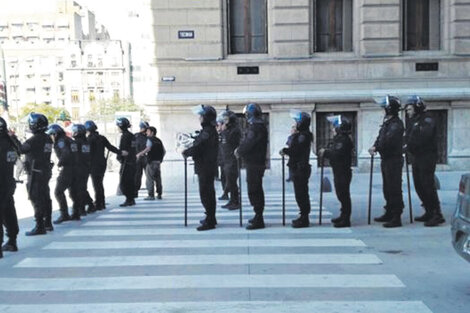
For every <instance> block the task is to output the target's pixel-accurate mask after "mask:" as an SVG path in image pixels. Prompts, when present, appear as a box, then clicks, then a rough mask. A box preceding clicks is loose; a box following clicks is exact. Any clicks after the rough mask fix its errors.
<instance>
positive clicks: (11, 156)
mask: <svg viewBox="0 0 470 313" xmlns="http://www.w3.org/2000/svg"><path fill="white" fill-rule="evenodd" d="M17 157H18V156H17V154H16V152H15V151H8V152H7V163H15V162H16V159H17Z"/></svg>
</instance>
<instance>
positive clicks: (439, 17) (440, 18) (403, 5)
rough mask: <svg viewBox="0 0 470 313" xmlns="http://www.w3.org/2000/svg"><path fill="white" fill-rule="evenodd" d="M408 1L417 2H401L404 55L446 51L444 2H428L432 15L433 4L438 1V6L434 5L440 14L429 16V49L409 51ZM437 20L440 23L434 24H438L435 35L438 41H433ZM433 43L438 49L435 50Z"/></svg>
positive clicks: (402, 47) (439, 0) (430, 0)
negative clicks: (433, 27)
mask: <svg viewBox="0 0 470 313" xmlns="http://www.w3.org/2000/svg"><path fill="white" fill-rule="evenodd" d="M408 1H415V0H402V1H401V12H400V22H401V23H400V24H401V31H400V33H401V42H400V44H401V50H402V52H403V53H405V54H416V53H419V54H429V53H431V54H432V53H436V52H441V51H442V50H443V49H444V42H443V38H444V36H445V33H444V29H443V24H444V23H443V21H444V14H445V11H444V10H443V1H441V0H428V1H429V12H430V13H431V10H432V6H433V4H432V2H433V1H436V2H437V5H436V3H435V4H434V7H437V8H438V9H439V12H437V13H435V14H434V16H433V14H430V16H429V49H419V50H418V49H412V50H411V49H408V48H407V45H408V44H407V21H408V19H407V18H406V14H407V3H408ZM435 19H437V20H438V21H437V22H438V23H434V24H437V26H435V27H436V28H435V29H434V34H437V36H438V38H437V39H432V36H433V34H432V26H431V25H433V21H435ZM433 41H434V45H437V48H433V47H432V46H433Z"/></svg>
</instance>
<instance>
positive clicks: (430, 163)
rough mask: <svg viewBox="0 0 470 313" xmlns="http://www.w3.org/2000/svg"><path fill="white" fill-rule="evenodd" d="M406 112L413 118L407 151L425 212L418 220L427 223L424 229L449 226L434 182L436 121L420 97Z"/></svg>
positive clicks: (407, 139)
mask: <svg viewBox="0 0 470 313" xmlns="http://www.w3.org/2000/svg"><path fill="white" fill-rule="evenodd" d="M405 110H406V113H407V116H408V118H409V123H407V127H406V136H405V138H406V152H407V154H408V156H409V160H410V161H411V166H412V169H413V181H414V185H415V189H416V193H417V194H418V197H419V198H420V200H421V202H422V203H423V206H424V210H425V213H424V214H423V215H422V216H419V217H416V218H415V221H417V222H424V226H438V225H439V224H442V223H445V219H444V217H443V216H442V212H441V206H440V203H439V196H438V195H437V190H436V185H435V183H434V172H435V171H436V162H437V129H436V122H435V121H434V119H433V118H432V117H431V115H429V113H427V112H426V105H425V103H424V101H423V100H422V99H421V98H420V97H418V96H412V97H410V98H408V100H407V102H406V105H405Z"/></svg>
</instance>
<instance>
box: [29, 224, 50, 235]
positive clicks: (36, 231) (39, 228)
mask: <svg viewBox="0 0 470 313" xmlns="http://www.w3.org/2000/svg"><path fill="white" fill-rule="evenodd" d="M45 234H47V231H46V228H45V227H44V221H43V220H40V221H36V226H35V227H34V228H33V229H31V230H30V231H27V232H26V233H25V235H26V236H36V235H45Z"/></svg>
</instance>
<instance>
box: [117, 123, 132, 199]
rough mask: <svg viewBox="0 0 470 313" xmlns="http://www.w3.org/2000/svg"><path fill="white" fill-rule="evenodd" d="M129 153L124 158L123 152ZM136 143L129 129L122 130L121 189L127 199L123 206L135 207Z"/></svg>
mask: <svg viewBox="0 0 470 313" xmlns="http://www.w3.org/2000/svg"><path fill="white" fill-rule="evenodd" d="M122 151H127V152H128V155H127V156H122V154H121V152H122ZM135 155H136V143H135V137H134V135H133V134H131V133H130V132H129V131H128V130H127V129H124V130H122V135H121V140H120V142H119V154H118V161H119V162H121V168H120V175H121V177H120V181H119V187H120V189H121V191H122V193H123V195H124V196H125V197H126V201H125V202H124V203H123V204H122V205H123V206H125V205H134V204H135V201H134V198H135V171H136V157H135Z"/></svg>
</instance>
